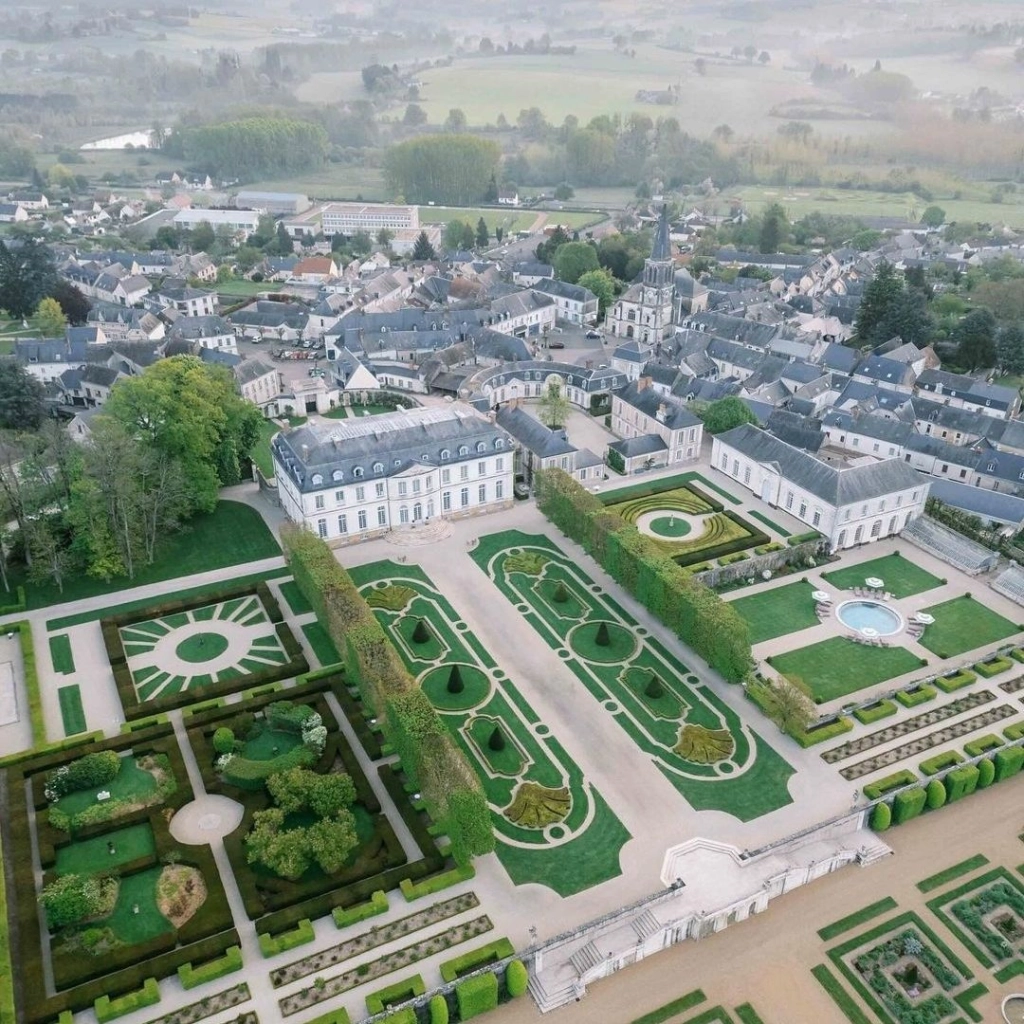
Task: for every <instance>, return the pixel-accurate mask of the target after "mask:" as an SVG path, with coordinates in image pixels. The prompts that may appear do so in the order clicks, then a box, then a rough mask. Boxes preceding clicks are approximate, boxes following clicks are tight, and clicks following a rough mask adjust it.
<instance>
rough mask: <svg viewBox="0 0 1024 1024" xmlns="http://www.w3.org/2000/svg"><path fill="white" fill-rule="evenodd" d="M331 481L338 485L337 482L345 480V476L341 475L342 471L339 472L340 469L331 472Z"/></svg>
mask: <svg viewBox="0 0 1024 1024" xmlns="http://www.w3.org/2000/svg"><path fill="white" fill-rule="evenodd" d="M331 479H332V480H333V481H334V482H335V483H338V482H339V481H341V480H344V479H345V474H344V473H342V471H341V470H340V469H336V470H335V471H334V472H333V473H332V474H331Z"/></svg>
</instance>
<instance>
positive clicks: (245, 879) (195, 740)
mask: <svg viewBox="0 0 1024 1024" xmlns="http://www.w3.org/2000/svg"><path fill="white" fill-rule="evenodd" d="M330 688H331V680H330V678H329V677H328V678H321V679H318V680H315V681H313V682H310V683H307V684H303V685H300V686H297V687H294V688H291V689H289V690H288V691H286V692H285V694H284V696H286V697H287V698H288V702H289V703H290V704H291V705H292V707H293V708H308V709H310V710H312V711H314V712H316V714H318V715H319V716H320V719H321V721H322V723H323V728H324V729H325V730H326V737H325V739H324V743H323V749H322V753H320V754H318V755H315V756H305V757H301V758H296V757H295V754H296V752H298V753H301V754H305V753H306V750H307V747H306V746H305V745H298V746H294V747H290V748H289V750H287V751H285V750H284V749H283V748H284V746H285V744H284V742H283V737H275V736H273V735H270V736H268V735H267V734H268V733H276V732H278V731H285V732H287V731H289V730H288V729H283V730H279V729H278V728H276V727H275V726H274V725H273V724H272V722H271V720H270V719H269V718H268V717H267V716H268V712H267V709H268V707H270V708H271V709H272V713H274V706H275V705H278V706H279V705H280V700H281V697H282V694H279V693H268V694H263V695H262V696H259V697H254V698H252V699H250V700H249V701H247V702H246V703H245V705H244V707H240V706H239V705H228V706H226V707H221V708H211V709H209V710H207V711H204V712H201V713H199V714H196V715H192V716H190V717H189V719H188V725H187V728H188V737H189V741H190V743H191V744H192V749H193V751H194V753H195V755H196V761H197V762H198V765H199V769H200V772H201V774H202V777H203V783H204V785H205V787H206V789H207V792H211V793H223V794H224V795H226V796H230V797H231V798H232V799H234V800H237V801H238V802H239V803H241V804H242V806H243V807H244V808H245V812H244V815H243V818H242V822H241V824H240V825H239V827H238V828H237V829H236V830H235V831H234V832H233V833H231V835H229V836H227V837H226V838H225V841H224V847H225V850H226V852H227V854H228V859H229V860H230V862H231V868H232V871H233V873H234V875H235V880H236V881H237V883H238V887H239V891H240V893H241V895H242V901H243V903H244V904H245V909H246V913H247V914H248V915H249V916H250V917H251V918H254V919H255V918H258V917H261V916H262V915H264V914H267V913H268V912H273V911H282V910H287V911H289V915H290V916H289V919H287V920H285V921H283V922H282V921H275V924H274V928H273V929H268V930H282V929H283V928H284V927H287V926H289V925H294V924H295V923H297V922H298V921H299V920H301V918H302V917H310V918H316V917H320V916H323V915H324V914H327V913H330V911H331V910H332V909H333V908H334V907H335V906H338V905H342V904H343V903H346V902H353V903H355V902H359V900H360V899H361V898H365V897H364V896H363V895H362V893H363V890H364V889H366V896H368V895H369V894H370V893H371V892H373V891H374V890H376V889H381V888H383V889H385V890H387V889H391V888H393V887H394V886H395V885H397V884H398V882H399V881H400V876H399V875H398V874H397V873H398V872H399V871H400V870H402V871H403V872H404V874H405V873H408V871H409V870H410V869H412V865H407V864H406V861H407V858H406V855H405V853H404V852H403V850H402V846H401V844H400V843H399V841H398V839H397V837H396V835H395V832H394V829H393V828H392V827H391V824H390V823H389V822H388V820H387V817H386V816H385V815H384V814H382V813H381V807H380V802H379V801H378V800H377V797H376V795H375V794H374V791H373V789H372V787H371V786H370V784H369V781H368V780H367V778H366V776H365V775H364V774H363V772H362V770H361V769H360V767H359V763H358V761H357V760H356V758H355V756H354V754H353V752H352V750H351V748H350V747H349V745H348V743H347V742H346V740H345V739H344V736H343V735H342V734H341V732H340V731H339V729H338V724H337V721H336V719H335V717H334V715H333V713H332V712H331V710H330V707H329V706H328V704H327V702H326V700H325V699H324V697H323V692H324V691H325V690H327V689H330ZM225 728H226V729H230V730H232V734H233V736H234V737H235V743H236V746H237V747H238V748H239V750H240V754H239V755H236V759H235V760H233V761H231V762H230V763H229V764H228V765H227V766H226V767H225V768H224V769H223V770H222V771H219V770H218V769H217V766H216V761H217V759H218V757H219V755H218V753H217V750H216V749H215V747H214V735H215V734H216V732H217V730H218V729H225ZM292 731H294V730H292ZM246 755H248V756H246ZM239 758H241V761H242V763H241V764H240V765H239V763H238V759H239ZM297 766H301V767H305V768H308V769H310V770H312V771H315V772H317V773H318V774H320V775H327V774H329V773H332V772H340V773H343V774H345V775H348V776H349V777H350V778H351V779H352V782H353V785H354V787H355V803H354V804H353V806H352V808H351V811H352V814H353V815H354V818H355V827H356V834H357V837H358V839H359V845H358V847H357V848H356V849H355V850H353V852H352V853H350V854H349V856H348V858H347V860H346V862H345V864H344V865H343V866H342V867H341V868H340V869H339V870H337V871H335V872H333V873H330V874H328V873H326V872H324V871H322V870H321V869H320V868H319V867H318V866H317V865H316V864H315V863H312V864H311V865H310V866H309V867H308V868H307V869H306V871H304V872H303V873H302V875H301V876H300V877H299V878H297V879H291V880H290V879H286V878H284V877H281V876H279V875H277V874H276V873H275V872H273V871H272V870H270V869H269V868H267V867H265V866H264V865H262V864H261V863H259V862H257V863H256V864H250V863H249V862H248V859H247V842H246V841H247V837H248V836H249V833H250V831H251V829H252V826H253V820H254V815H255V814H256V813H257V812H260V811H265V810H267V809H268V808H269V807H271V805H272V801H271V799H270V797H269V795H268V793H267V792H266V790H265V787H264V782H265V779H266V778H267V776H268V775H269V774H270V773H271V772H273V771H274V770H276V769H277V768H289V767H297ZM310 823H311V822H310V821H306V820H305V819H302V820H300V821H293V820H292V819H287V818H286V823H285V827H294V826H295V825H299V826H305V825H307V824H310ZM438 866H440V865H439V864H437V863H436V862H435V865H434V870H436V868H437V867H438ZM404 874H403V875H402V876H401V877H404ZM300 907H306V910H307V912H305V913H300V914H298V916H294V914H292V912H293V910H295V911H296V912H297V910H296V908H300ZM321 907H322V909H321ZM292 917H293V918H294V919H291V918H292ZM278 925H280V927H278Z"/></svg>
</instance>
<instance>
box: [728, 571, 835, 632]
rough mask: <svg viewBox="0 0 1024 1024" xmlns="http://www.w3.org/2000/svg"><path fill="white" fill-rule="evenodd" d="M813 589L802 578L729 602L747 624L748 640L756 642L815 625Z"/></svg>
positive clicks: (816, 619) (816, 618) (816, 621)
mask: <svg viewBox="0 0 1024 1024" xmlns="http://www.w3.org/2000/svg"><path fill="white" fill-rule="evenodd" d="M813 590H814V588H813V587H812V586H811V584H810V583H806V582H805V581H804V580H798V581H797V582H796V583H789V584H787V585H786V586H784V587H774V588H772V589H771V590H764V591H762V592H761V593H760V594H751V595H750V596H749V597H740V598H737V599H736V600H735V601H733V602H731V603H732V606H733V608H735V609H736V611H738V612H739V613H740V615H741V616H742V617H743V619H744V621H745V622H746V623H747V625H748V626H749V627H750V642H751V643H752V644H759V643H761V642H762V641H764V640H772V639H774V638H775V637H777V636H784V635H785V634H786V633H795V632H797V631H798V630H801V629H807V628H809V627H810V626H816V625H818V616H817V615H816V614H815V612H814V598H813V597H811V593H812V592H813Z"/></svg>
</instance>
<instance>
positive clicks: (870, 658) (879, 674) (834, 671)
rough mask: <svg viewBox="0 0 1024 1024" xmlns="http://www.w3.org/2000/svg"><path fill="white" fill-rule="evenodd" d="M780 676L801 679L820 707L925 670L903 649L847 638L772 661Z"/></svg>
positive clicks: (809, 647) (796, 651) (772, 659)
mask: <svg viewBox="0 0 1024 1024" xmlns="http://www.w3.org/2000/svg"><path fill="white" fill-rule="evenodd" d="M768 664H769V665H771V667H772V668H773V669H775V671H776V672H778V673H779V675H782V676H785V677H786V678H787V679H799V680H800V681H801V682H803V683H804V684H805V685H806V686H807V688H808V689H809V690H810V693H811V697H812V698H813V699H814V702H815V703H816V704H827V703H828V702H829V701H831V700H837V699H838V698H840V697H845V696H846V695H847V694H848V693H855V692H856V691H857V690H864V689H866V688H867V687H869V686H876V685H877V684H878V683H884V682H885V681H886V680H888V679H893V678H895V677H896V676H901V675H905V674H906V673H907V672H912V671H913V670H914V669H915V668H920V667H921V659H920V658H918V657H917V656H916V655H914V654H912V653H911V652H910V651H908V650H906V649H905V648H903V647H869V646H866V645H864V644H856V643H854V642H853V641H852V640H848V639H847V638H846V637H842V636H833V637H829V639H827V640H821V641H819V642H818V643H815V644H811V645H809V646H808V647H800V648H797V649H796V650H793V651H786V652H785V653H783V654H775V655H773V656H772V657H770V658H768Z"/></svg>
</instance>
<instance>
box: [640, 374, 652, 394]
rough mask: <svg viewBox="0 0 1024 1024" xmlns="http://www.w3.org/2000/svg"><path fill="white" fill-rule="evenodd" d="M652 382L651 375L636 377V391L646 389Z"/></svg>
mask: <svg viewBox="0 0 1024 1024" xmlns="http://www.w3.org/2000/svg"><path fill="white" fill-rule="evenodd" d="M653 383H654V380H653V378H651V377H638V378H637V382H636V389H637V391H646V390H647V389H648V388H649V387H650V386H651V385H652V384H653Z"/></svg>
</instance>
